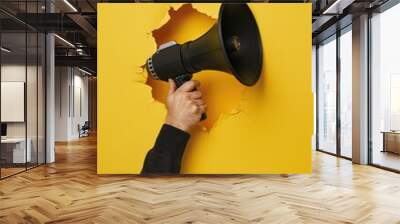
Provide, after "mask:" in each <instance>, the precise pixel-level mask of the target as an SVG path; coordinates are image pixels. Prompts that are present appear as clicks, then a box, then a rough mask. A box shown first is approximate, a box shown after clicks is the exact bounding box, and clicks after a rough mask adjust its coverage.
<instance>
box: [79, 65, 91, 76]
mask: <svg viewBox="0 0 400 224" xmlns="http://www.w3.org/2000/svg"><path fill="white" fill-rule="evenodd" d="M78 70H79V71H81V72H83V73H85V74H87V75H90V76H92V75H93V74H92V73H90V72H88V71H86V70H83V69H81V68H79V67H78Z"/></svg>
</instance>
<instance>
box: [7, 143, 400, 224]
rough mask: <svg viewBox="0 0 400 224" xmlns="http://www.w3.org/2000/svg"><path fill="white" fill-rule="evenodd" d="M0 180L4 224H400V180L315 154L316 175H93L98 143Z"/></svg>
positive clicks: (62, 150)
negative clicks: (145, 176)
mask: <svg viewBox="0 0 400 224" xmlns="http://www.w3.org/2000/svg"><path fill="white" fill-rule="evenodd" d="M56 151H57V154H56V158H57V162H56V163H55V164H51V165H47V166H41V167H39V168H36V169H33V170H29V171H28V172H25V173H22V174H19V175H16V176H13V177H10V178H7V179H5V180H2V181H0V223H44V222H49V223H374V224H375V223H385V224H386V223H400V175H399V174H395V173H391V172H387V171H384V170H380V169H377V168H374V167H369V166H358V165H352V164H351V162H350V161H347V160H343V159H337V158H336V157H333V156H330V155H326V154H323V153H316V154H315V155H314V172H313V174H312V175H289V176H288V177H285V176H278V175H235V176H191V177H184V178H182V177H165V178H144V177H136V176H131V175H116V176H98V175H96V141H95V138H93V137H91V138H86V139H84V140H81V141H77V142H72V143H70V144H61V145H60V144H59V145H57V150H56Z"/></svg>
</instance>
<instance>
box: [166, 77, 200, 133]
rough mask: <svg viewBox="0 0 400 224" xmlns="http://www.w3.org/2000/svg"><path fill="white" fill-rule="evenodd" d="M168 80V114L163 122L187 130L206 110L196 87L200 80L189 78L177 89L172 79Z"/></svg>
mask: <svg viewBox="0 0 400 224" xmlns="http://www.w3.org/2000/svg"><path fill="white" fill-rule="evenodd" d="M168 82H169V85H170V87H169V92H168V97H167V108H168V114H167V119H166V121H165V123H166V124H168V125H171V126H174V127H176V128H179V129H181V130H183V131H186V132H189V131H190V130H191V129H192V128H193V127H194V126H195V125H196V124H197V123H198V122H199V121H200V118H201V115H202V114H203V113H205V112H206V110H207V105H206V104H205V103H204V101H203V99H202V94H201V92H200V91H199V90H198V89H197V87H199V86H200V82H199V81H196V80H190V81H187V82H185V83H184V84H183V85H182V86H181V87H179V88H178V89H177V88H176V84H175V82H174V81H173V80H172V79H169V80H168Z"/></svg>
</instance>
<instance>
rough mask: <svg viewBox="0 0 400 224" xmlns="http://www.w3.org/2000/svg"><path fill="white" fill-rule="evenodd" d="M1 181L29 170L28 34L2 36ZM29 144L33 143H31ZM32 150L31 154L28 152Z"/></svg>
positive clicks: (0, 87) (3, 34) (6, 34)
mask: <svg viewBox="0 0 400 224" xmlns="http://www.w3.org/2000/svg"><path fill="white" fill-rule="evenodd" d="M1 47H2V49H7V50H1V86H0V89H1V106H0V109H1V123H2V126H3V128H2V129H5V131H3V133H2V139H1V148H0V149H1V177H2V178H4V177H6V176H10V175H12V174H15V173H18V172H21V171H24V170H25V165H26V164H25V163H26V161H29V160H30V153H31V151H30V147H29V146H30V144H29V143H28V144H26V119H25V93H26V69H27V67H26V33H25V32H15V33H2V34H1ZM28 142H29V141H28ZM27 149H28V150H27Z"/></svg>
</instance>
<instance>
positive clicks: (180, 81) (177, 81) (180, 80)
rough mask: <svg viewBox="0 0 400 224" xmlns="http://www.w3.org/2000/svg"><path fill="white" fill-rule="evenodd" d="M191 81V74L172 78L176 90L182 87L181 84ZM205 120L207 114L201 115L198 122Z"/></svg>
mask: <svg viewBox="0 0 400 224" xmlns="http://www.w3.org/2000/svg"><path fill="white" fill-rule="evenodd" d="M191 79H192V74H185V75H180V76H177V77H175V78H174V82H175V84H176V88H179V87H180V86H181V85H183V83H185V82H187V81H189V80H191ZM205 119H207V114H206V113H203V114H202V115H201V118H200V121H203V120H205Z"/></svg>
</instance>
